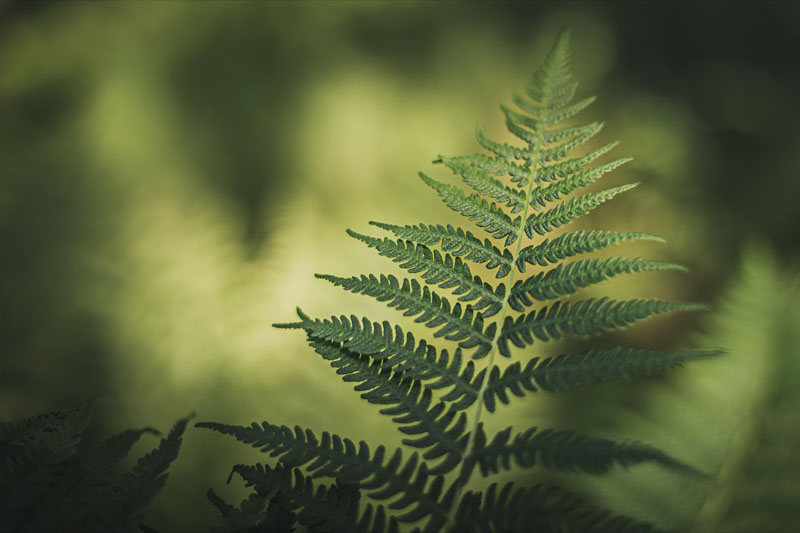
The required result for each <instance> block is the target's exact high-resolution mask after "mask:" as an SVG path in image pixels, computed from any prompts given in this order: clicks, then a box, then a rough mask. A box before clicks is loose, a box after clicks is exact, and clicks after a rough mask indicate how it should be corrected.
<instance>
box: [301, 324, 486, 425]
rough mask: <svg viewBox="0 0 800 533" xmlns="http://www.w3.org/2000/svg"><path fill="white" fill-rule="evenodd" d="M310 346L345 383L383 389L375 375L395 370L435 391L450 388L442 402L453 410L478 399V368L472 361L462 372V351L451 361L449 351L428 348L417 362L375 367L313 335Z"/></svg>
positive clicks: (417, 355) (367, 359)
mask: <svg viewBox="0 0 800 533" xmlns="http://www.w3.org/2000/svg"><path fill="white" fill-rule="evenodd" d="M308 343H309V345H310V346H311V347H312V348H314V351H316V352H317V353H318V354H319V355H321V356H322V357H323V358H324V359H325V360H326V361H328V362H329V363H330V364H331V366H332V367H333V368H335V369H336V373H337V374H339V375H341V376H342V379H344V380H345V381H357V382H360V383H364V382H370V383H373V382H375V383H377V385H375V386H381V385H382V384H383V381H385V380H376V378H375V377H374V374H375V373H376V372H379V371H381V370H387V369H391V370H392V371H393V372H394V373H395V374H397V375H402V376H404V377H409V376H410V377H411V378H412V379H415V380H418V381H421V382H426V383H425V386H426V387H427V388H429V389H431V390H436V389H441V388H444V387H447V388H449V389H450V390H449V391H448V392H447V393H446V394H444V395H443V396H442V398H441V400H442V401H444V402H449V403H451V406H450V407H451V408H452V409H456V410H459V411H460V410H462V409H466V408H467V407H469V406H470V405H472V403H473V402H474V401H475V399H476V398H477V396H478V385H476V384H475V382H474V381H475V380H474V379H473V375H474V373H475V365H474V364H473V363H472V361H470V362H468V363H467V364H466V365H464V368H463V370H462V365H461V362H462V356H461V351H460V350H456V352H455V354H454V355H453V358H452V360H450V358H449V355H448V353H447V350H442V351H441V353H439V355H438V356H437V354H436V349H435V348H433V347H432V346H425V347H424V348H423V349H419V350H417V351H415V357H414V358H413V359H406V360H395V361H393V362H394V364H393V365H391V366H389V365H386V364H385V363H375V364H373V363H372V360H371V358H370V357H369V356H363V355H360V354H357V353H355V352H352V351H350V350H348V349H347V348H343V347H342V346H341V345H340V344H339V343H336V342H331V341H326V340H324V339H318V338H314V337H313V336H309V339H308ZM423 343H424V341H421V342H420V344H421V345H422V344H423ZM430 380H436V381H430ZM356 390H365V389H364V387H363V386H358V387H357V388H356Z"/></svg>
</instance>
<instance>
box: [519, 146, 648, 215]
mask: <svg viewBox="0 0 800 533" xmlns="http://www.w3.org/2000/svg"><path fill="white" fill-rule="evenodd" d="M628 161H632V158H622V159H617V160H616V161H612V162H610V163H606V164H605V165H600V166H599V167H595V168H590V169H584V170H582V171H580V172H577V173H575V174H572V175H571V176H569V177H566V178H564V179H561V180H559V181H556V182H554V183H551V184H550V185H548V186H546V187H537V188H535V189H534V190H533V192H532V193H531V197H530V200H529V201H530V204H531V207H533V208H534V209H537V210H538V209H539V208H540V207H545V206H547V204H548V203H550V202H555V201H556V200H558V199H559V198H561V197H562V196H567V195H568V194H570V193H572V192H574V191H576V190H578V189H580V188H582V187H585V186H587V185H589V184H591V183H594V182H595V181H596V180H597V179H598V178H600V177H601V176H602V175H603V174H606V173H607V172H611V171H612V170H614V169H616V168H618V167H620V166H622V165H624V164H625V163H627V162H628Z"/></svg>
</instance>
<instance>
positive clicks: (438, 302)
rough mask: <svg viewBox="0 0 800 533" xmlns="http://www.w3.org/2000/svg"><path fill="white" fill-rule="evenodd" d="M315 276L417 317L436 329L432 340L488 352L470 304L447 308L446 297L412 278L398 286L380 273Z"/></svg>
mask: <svg viewBox="0 0 800 533" xmlns="http://www.w3.org/2000/svg"><path fill="white" fill-rule="evenodd" d="M317 277H318V278H320V279H324V280H327V281H330V282H331V283H333V284H334V285H336V286H338V287H342V288H343V289H345V290H348V291H350V292H354V293H358V294H366V295H368V296H373V297H375V298H376V299H377V300H378V301H379V302H388V303H387V305H388V306H389V307H395V308H397V310H398V311H405V312H404V313H403V315H404V316H408V317H411V316H415V315H420V316H418V317H417V318H416V319H415V320H414V321H415V322H420V323H423V324H425V325H426V326H427V327H429V328H433V329H436V332H435V333H434V335H433V336H434V337H444V338H445V339H447V340H451V341H459V342H460V346H461V347H472V346H483V349H484V350H485V351H488V350H489V345H490V344H491V342H492V339H491V337H489V336H487V335H486V334H484V332H483V318H482V317H481V315H480V314H477V315H476V313H475V312H474V311H473V309H472V307H471V306H469V305H467V306H466V307H465V308H463V309H462V307H461V304H460V303H457V304H455V306H454V307H450V302H448V301H447V298H443V297H441V296H439V295H438V294H436V293H435V292H432V291H430V290H429V289H428V287H420V284H419V282H417V280H415V279H412V280H410V281H409V280H407V279H404V280H403V283H402V285H401V284H400V282H399V281H398V280H397V278H395V277H394V276H392V275H391V274H390V275H388V276H386V275H383V274H381V276H380V278H377V277H375V276H373V275H369V276H364V275H362V276H361V277H360V278H358V277H352V278H340V277H338V276H330V275H326V274H317ZM420 313H421V314H420Z"/></svg>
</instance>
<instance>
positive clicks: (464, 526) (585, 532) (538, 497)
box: [454, 483, 661, 533]
mask: <svg viewBox="0 0 800 533" xmlns="http://www.w3.org/2000/svg"><path fill="white" fill-rule="evenodd" d="M497 487H498V485H497V483H492V484H491V485H490V486H489V488H488V489H487V490H486V491H485V492H484V493H475V492H472V491H470V492H467V493H466V494H464V497H463V498H462V499H461V501H460V503H459V506H458V511H457V513H456V520H457V521H456V523H455V528H454V529H455V530H456V531H464V532H468V531H469V532H471V531H480V532H484V531H504V532H509V533H513V532H518V533H527V532H530V531H541V532H547V533H565V532H570V533H661V530H660V529H658V528H657V527H656V526H654V525H653V524H649V523H647V522H641V521H638V520H635V519H631V518H628V517H625V516H616V515H613V514H612V513H609V512H608V511H603V510H599V509H597V508H595V507H592V506H590V505H587V504H586V503H585V502H583V501H581V500H580V499H579V498H577V497H576V496H575V495H574V494H572V493H569V492H566V491H564V490H562V489H559V488H556V487H547V486H543V485H536V486H533V487H530V488H515V487H514V484H513V483H507V484H506V485H504V486H503V488H502V489H500V490H499V491H498V490H497Z"/></svg>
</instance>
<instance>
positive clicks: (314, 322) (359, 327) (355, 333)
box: [276, 309, 497, 367]
mask: <svg viewBox="0 0 800 533" xmlns="http://www.w3.org/2000/svg"><path fill="white" fill-rule="evenodd" d="M298 315H299V316H300V318H301V320H302V322H296V323H290V324H276V326H278V327H282V328H295V329H304V330H306V331H307V332H308V333H309V334H310V335H312V336H314V337H319V338H321V339H325V340H328V341H334V342H341V343H342V346H343V347H345V348H347V349H349V350H352V351H354V352H357V353H360V354H363V355H369V356H370V357H371V358H372V359H375V360H376V361H383V360H386V365H385V366H386V367H388V366H390V365H393V361H395V360H398V359H399V360H413V359H418V358H420V357H423V355H424V354H425V351H426V350H427V344H425V343H424V342H423V341H421V342H420V343H419V344H417V343H416V340H415V338H414V335H412V334H411V333H405V332H404V331H403V329H402V328H401V327H400V326H394V327H392V325H391V324H390V323H389V322H387V321H384V322H383V323H380V324H379V323H378V322H370V321H369V320H368V319H367V318H362V319H361V320H359V319H358V317H356V316H355V315H353V316H350V317H346V316H344V315H342V316H341V317H335V316H334V317H331V318H330V319H325V320H319V319H311V318H310V317H308V316H306V315H305V314H304V313H303V312H302V311H301V310H300V309H298ZM476 323H480V322H479V321H478V320H476V321H475V322H473V326H474V325H475V324H476ZM496 327H497V325H496V324H494V323H493V324H490V325H489V326H488V327H487V328H485V329H484V330H482V331H479V332H478V334H480V335H484V336H489V337H491V336H492V335H494V333H495V328H496ZM460 345H461V346H462V347H466V348H472V347H475V346H476V345H477V347H478V349H477V350H476V351H475V353H474V354H473V357H476V354H477V356H478V357H480V356H482V354H485V353H486V351H488V347H487V346H485V345H482V344H478V343H477V342H475V341H473V340H472V339H467V340H462V341H461V342H460Z"/></svg>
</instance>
